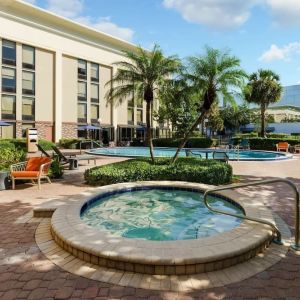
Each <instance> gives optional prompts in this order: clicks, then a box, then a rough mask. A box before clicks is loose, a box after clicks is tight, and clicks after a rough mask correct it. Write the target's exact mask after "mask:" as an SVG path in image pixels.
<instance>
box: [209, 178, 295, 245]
mask: <svg viewBox="0 0 300 300" xmlns="http://www.w3.org/2000/svg"><path fill="white" fill-rule="evenodd" d="M275 182H284V183H286V184H288V185H289V186H290V187H292V189H293V191H294V193H295V211H296V222H295V244H293V245H292V246H291V248H292V249H294V250H300V244H299V216H300V208H299V202H300V200H299V199H300V196H299V190H298V188H297V186H296V185H295V184H294V183H293V182H292V181H290V180H288V179H283V178H277V179H267V180H259V181H254V182H250V183H241V184H236V185H231V186H225V187H224V186H223V187H218V188H213V189H210V190H208V191H206V192H205V193H204V204H205V205H206V207H207V208H208V209H209V210H211V211H213V212H216V213H219V214H224V215H228V216H232V217H236V218H240V219H245V220H250V221H254V222H258V223H261V224H266V225H269V226H271V227H272V228H273V230H274V231H275V232H276V237H277V240H276V241H275V242H276V243H279V244H281V243H282V242H281V233H280V231H279V229H278V228H277V226H276V225H274V224H273V223H271V222H268V221H265V220H261V219H257V218H252V217H248V216H243V215H238V214H233V213H229V212H226V211H222V210H219V209H215V208H213V207H211V206H210V205H209V203H208V195H210V194H212V193H215V192H219V191H225V190H232V189H237V188H243V187H248V186H256V185H262V184H269V183H275Z"/></svg>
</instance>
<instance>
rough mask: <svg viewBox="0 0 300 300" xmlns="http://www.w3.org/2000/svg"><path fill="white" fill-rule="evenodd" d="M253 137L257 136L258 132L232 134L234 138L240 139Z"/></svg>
mask: <svg viewBox="0 0 300 300" xmlns="http://www.w3.org/2000/svg"><path fill="white" fill-rule="evenodd" d="M253 137H258V133H257V132H250V133H237V134H235V135H234V138H240V139H249V138H253Z"/></svg>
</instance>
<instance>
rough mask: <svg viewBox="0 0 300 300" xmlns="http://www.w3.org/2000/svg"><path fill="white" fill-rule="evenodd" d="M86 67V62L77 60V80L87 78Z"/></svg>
mask: <svg viewBox="0 0 300 300" xmlns="http://www.w3.org/2000/svg"><path fill="white" fill-rule="evenodd" d="M86 71H87V67H86V61H85V60H82V59H79V60H78V78H79V79H86V78H87V75H86V74H87V72H86Z"/></svg>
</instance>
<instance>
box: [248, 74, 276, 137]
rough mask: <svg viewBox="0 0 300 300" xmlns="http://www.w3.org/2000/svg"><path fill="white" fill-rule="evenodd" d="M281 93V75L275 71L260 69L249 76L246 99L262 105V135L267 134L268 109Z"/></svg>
mask: <svg viewBox="0 0 300 300" xmlns="http://www.w3.org/2000/svg"><path fill="white" fill-rule="evenodd" d="M281 94H282V86H281V84H280V77H279V75H278V74H276V73H275V72H273V71H271V70H263V69H259V70H258V71H257V72H255V73H253V74H252V75H251V76H250V77H249V82H248V84H247V87H246V88H245V100H246V101H247V102H249V103H255V104H258V105H260V116H261V128H260V135H261V137H265V136H266V124H265V121H266V109H267V108H268V106H269V105H270V104H271V103H275V102H277V101H279V100H280V99H281Z"/></svg>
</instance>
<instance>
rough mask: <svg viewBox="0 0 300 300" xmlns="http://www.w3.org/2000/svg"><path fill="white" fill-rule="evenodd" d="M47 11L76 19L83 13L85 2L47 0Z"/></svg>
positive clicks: (77, 0)
mask: <svg viewBox="0 0 300 300" xmlns="http://www.w3.org/2000/svg"><path fill="white" fill-rule="evenodd" d="M46 9H47V10H50V11H52V12H54V13H56V14H58V15H60V16H63V17H66V18H74V17H77V16H78V15H79V14H81V13H82V11H83V0H63V1H61V0H47V6H46Z"/></svg>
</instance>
